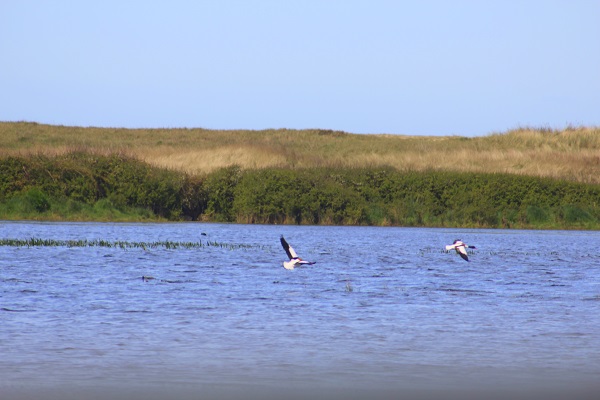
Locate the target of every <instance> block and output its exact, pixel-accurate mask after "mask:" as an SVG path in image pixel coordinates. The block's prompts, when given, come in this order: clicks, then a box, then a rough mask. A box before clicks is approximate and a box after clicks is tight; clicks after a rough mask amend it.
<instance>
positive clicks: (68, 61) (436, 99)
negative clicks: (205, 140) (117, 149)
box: [0, 0, 600, 136]
mask: <svg viewBox="0 0 600 400" xmlns="http://www.w3.org/2000/svg"><path fill="white" fill-rule="evenodd" d="M599 19H600V1H593V0H589V1H582V0H564V1H553V0H545V1H535V0H531V1H527V0H521V1H513V0H502V1H475V0H472V1H468V0H457V1H442V0H440V1H435V0H424V1H410V2H409V1H391V0H390V1H386V0H361V1H358V0H245V1H244V0H213V1H202V0H200V1H191V0H190V1H184V0H169V1H160V2H159V1H141V0H140V1H133V0H102V1H79V0H72V1H67V0H54V1H50V0H0V56H1V58H0V60H1V62H0V88H1V89H0V120H2V121H35V122H40V123H49V124H59V125H77V126H101V127H127V128H136V127H144V128H145V127H149V128H162V127H166V128H171V127H189V128H192V127H203V128H211V129H266V128H290V129H303V128H322V129H334V130H343V131H347V132H352V133H393V134H406V135H463V136H480V135H486V134H489V133H491V132H503V131H506V130H509V129H512V128H516V127H519V126H534V127H550V128H562V127H565V126H566V125H576V126H578V125H588V126H589V125H594V126H597V125H600V24H599V23H598V20H599Z"/></svg>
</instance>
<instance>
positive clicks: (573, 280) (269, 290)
mask: <svg viewBox="0 0 600 400" xmlns="http://www.w3.org/2000/svg"><path fill="white" fill-rule="evenodd" d="M202 233H205V234H206V235H202ZM280 234H283V235H284V236H285V237H286V238H287V239H288V241H289V242H290V243H291V244H292V245H293V246H294V248H295V249H296V251H297V252H298V253H299V254H300V256H301V257H303V258H305V259H309V260H311V261H316V262H317V264H316V265H313V266H308V267H304V268H297V269H295V270H294V271H287V270H285V269H284V268H283V267H282V266H281V262H282V261H284V256H285V253H284V252H283V249H282V248H281V246H280V244H279V235H280ZM32 237H35V238H43V239H57V240H79V239H88V240H97V239H104V240H113V241H117V240H119V241H130V242H155V241H167V240H169V241H182V242H184V241H198V240H201V241H206V240H210V241H216V242H220V243H230V244H236V245H237V244H244V245H248V246H249V247H248V248H234V249H230V248H221V247H215V246H211V247H203V248H199V249H175V250H169V249H165V248H156V249H150V250H143V249H127V250H122V249H119V248H102V247H73V248H69V247H29V248H28V247H11V246H4V247H0V324H1V325H0V355H1V357H0V397H2V398H5V396H2V394H5V395H13V396H17V395H24V394H28V393H30V392H35V391H36V390H38V391H42V393H46V394H48V393H53V392H52V391H55V392H56V393H58V394H57V396H59V395H60V397H61V398H68V395H69V394H73V393H78V394H81V393H88V394H89V391H90V390H98V391H101V390H105V389H106V390H108V389H107V388H110V389H111V390H113V391H115V392H117V393H125V392H127V393H129V394H131V392H135V393H137V390H138V389H139V390H145V391H147V393H155V394H156V393H161V390H164V391H165V392H166V393H171V394H172V393H174V391H175V393H179V394H183V393H188V394H190V395H191V396H194V395H197V394H198V393H207V392H210V391H211V390H221V389H224V388H226V389H231V388H239V389H240V390H243V391H245V390H248V389H249V388H250V389H253V388H254V389H260V388H263V389H264V388H266V389H273V390H279V389H289V388H312V389H315V388H324V389H326V388H342V389H348V390H349V391H353V390H369V389H371V388H379V389H381V388H386V389H390V390H398V391H405V390H420V389H423V388H427V389H432V388H433V389H437V388H439V389H440V390H449V389H452V388H458V389H460V388H465V387H468V388H479V387H495V388H501V387H502V388H504V387H521V386H522V387H540V388H550V389H551V390H554V389H555V388H564V387H571V386H573V387H592V388H597V386H595V385H596V383H595V382H596V380H597V377H598V376H599V375H600V254H599V252H598V244H599V243H600V232H578V231H514V230H458V229H416V228H411V229H407V228H375V227H316V226H263V225H235V224H196V223H183V224H182V223H179V224H108V223H107V224H104V223H31V222H3V223H2V224H1V225H0V238H14V239H29V238H32ZM456 238H460V239H462V240H464V241H465V242H466V243H468V244H471V245H475V246H477V249H476V250H474V251H473V253H472V254H471V255H470V258H471V262H468V263H467V262H465V261H463V260H462V259H461V258H460V257H458V256H457V255H456V254H453V253H446V252H444V251H443V248H444V246H445V245H446V244H450V243H452V241H453V240H454V239H456ZM143 276H151V277H153V278H155V279H152V280H148V281H145V280H143V279H142V277H143ZM90 388H92V389H90ZM128 391H129V392H128ZM112 393H113V394H114V392H112ZM73 396H76V395H75V394H74V395H73ZM146 397H147V396H146Z"/></svg>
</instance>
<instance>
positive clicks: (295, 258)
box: [279, 236, 315, 269]
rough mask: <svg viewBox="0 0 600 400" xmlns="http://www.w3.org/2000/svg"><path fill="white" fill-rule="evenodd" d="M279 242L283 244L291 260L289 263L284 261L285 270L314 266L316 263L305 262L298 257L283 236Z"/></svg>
mask: <svg viewBox="0 0 600 400" xmlns="http://www.w3.org/2000/svg"><path fill="white" fill-rule="evenodd" d="M279 241H280V242H281V246H283V249H284V250H285V252H286V254H287V256H288V257H289V259H290V260H289V261H284V263H283V268H285V269H294V268H295V267H296V266H297V265H312V264H315V263H314V262H311V261H305V260H303V259H301V258H300V257H298V254H296V252H295V251H294V248H293V247H292V246H290V245H289V244H288V242H286V240H285V239H284V237H283V236H281V237H280V238H279Z"/></svg>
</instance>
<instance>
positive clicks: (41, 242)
mask: <svg viewBox="0 0 600 400" xmlns="http://www.w3.org/2000/svg"><path fill="white" fill-rule="evenodd" d="M0 246H7V247H69V248H71V247H106V248H115V249H121V250H127V249H142V250H151V249H161V248H162V249H167V250H177V249H188V250H189V249H200V248H204V247H219V248H222V249H227V250H244V249H249V248H255V247H256V248H261V249H262V248H264V247H265V246H258V245H251V244H244V243H222V242H215V241H213V242H204V243H203V242H201V241H198V242H175V241H169V240H166V241H157V242H130V241H122V240H117V241H109V240H103V239H98V240H86V239H80V240H57V239H42V238H35V237H32V238H29V239H0Z"/></svg>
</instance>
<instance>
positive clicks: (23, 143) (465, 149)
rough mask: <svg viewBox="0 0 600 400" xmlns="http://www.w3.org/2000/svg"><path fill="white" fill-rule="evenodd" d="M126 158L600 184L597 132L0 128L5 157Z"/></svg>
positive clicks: (183, 166) (194, 168) (207, 166)
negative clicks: (74, 154)
mask: <svg viewBox="0 0 600 400" xmlns="http://www.w3.org/2000/svg"><path fill="white" fill-rule="evenodd" d="M82 150H83V151H90V152H95V153H100V154H110V153H115V152H118V153H124V154H127V155H131V156H134V157H136V158H139V159H142V160H144V161H146V162H148V163H150V164H153V165H157V166H162V167H167V168H172V169H176V170H182V171H186V172H189V173H193V174H198V173H206V172H210V171H212V170H214V169H216V168H220V167H225V166H229V165H233V164H237V165H239V166H240V167H242V168H266V167H273V166H278V167H289V168H310V167H327V166H330V167H351V168H357V167H358V168H359V167H379V166H390V167H393V168H396V169H399V170H417V171H418V170H431V169H436V170H449V171H463V172H501V173H514V174H522V175H531V176H543V177H553V178H559V179H566V180H572V181H577V182H586V183H600V128H598V127H576V128H574V127H569V128H566V129H564V130H550V129H533V128H519V129H515V130H512V131H508V132H505V133H495V134H491V135H488V136H483V137H476V138H466V137H460V136H445V137H426V136H402V135H358V134H349V133H344V132H337V131H328V130H317V129H313V130H289V129H278V130H262V131H250V130H232V131H223V130H208V129H200V128H198V129H120V128H119V129H117V128H82V127H64V126H52V125H42V124H36V123H28V122H0V156H8V155H28V154H48V155H55V154H63V153H66V152H71V151H82Z"/></svg>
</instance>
